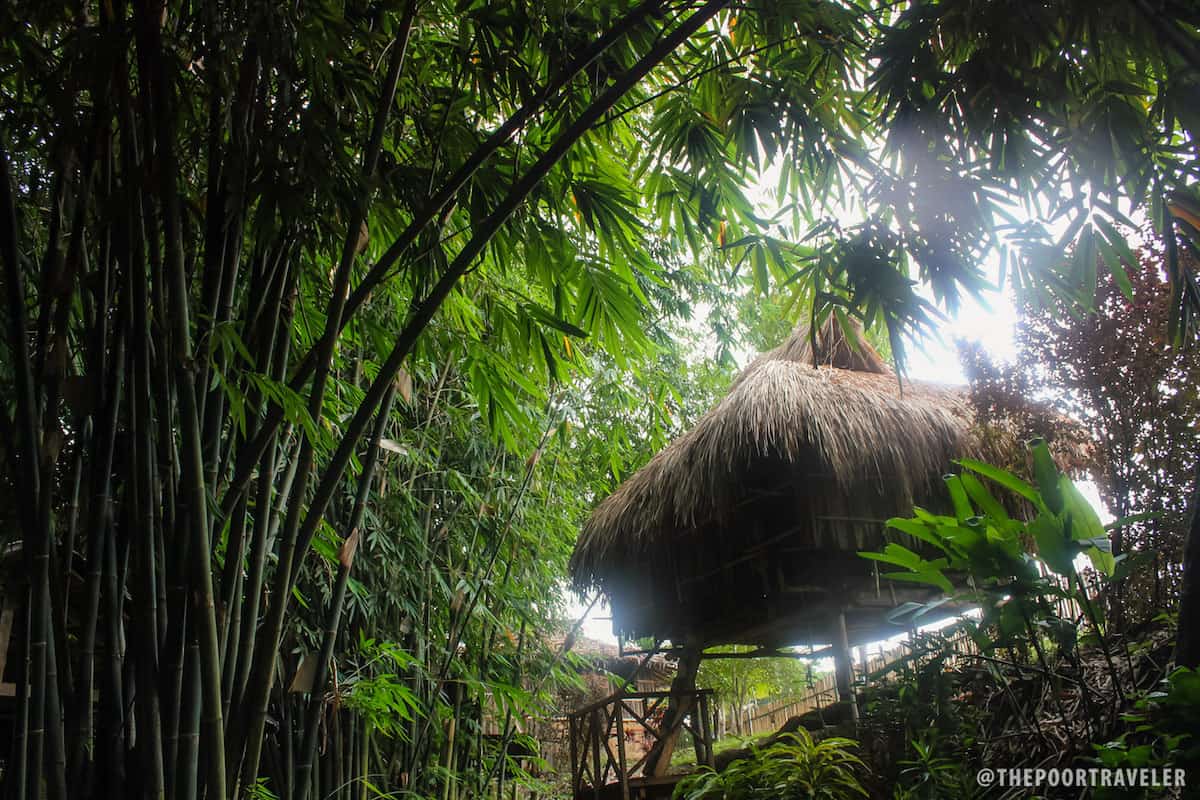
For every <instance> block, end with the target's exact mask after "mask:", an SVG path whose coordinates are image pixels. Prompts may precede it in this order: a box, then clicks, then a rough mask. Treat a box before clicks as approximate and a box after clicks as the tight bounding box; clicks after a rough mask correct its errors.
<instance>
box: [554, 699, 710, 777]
mask: <svg viewBox="0 0 1200 800" xmlns="http://www.w3.org/2000/svg"><path fill="white" fill-rule="evenodd" d="M671 697H672V693H671V692H617V693H616V694H613V695H610V696H609V697H606V698H604V699H602V700H597V701H596V702H594V703H591V704H589V705H586V706H583V707H582V708H579V709H576V710H575V711H573V712H571V713H570V714H569V715H568V716H567V740H568V743H569V747H570V754H571V792H572V795H573V796H574V797H575V798H587V797H592V798H595V799H596V800H600V798H602V797H614V798H615V797H620V798H623V800H627V799H628V798H629V797H630V787H631V786H637V785H640V784H645V783H647V782H649V781H652V780H654V779H655V778H656V777H659V776H654V775H649V774H647V773H646V769H647V766H648V764H649V761H650V758H651V756H652V755H653V754H654V753H656V752H657V753H659V754H660V755H665V756H666V757H668V758H669V751H670V747H669V746H668V742H669V741H671V740H672V737H678V735H679V734H680V733H681V732H683V731H687V732H688V733H690V734H691V736H692V746H693V747H694V748H695V750H696V762H697V763H698V764H708V765H709V766H711V765H712V763H713V735H712V716H711V711H710V705H711V704H710V700H711V697H712V690H710V689H697V690H694V691H690V692H680V693H677V694H675V701H676V703H677V704H678V705H679V707H681V708H686V709H688V713H686V714H685V715H684V716H683V717H682V719H681V721H680V724H679V725H678V726H676V728H675V729H674V730H666V729H665V728H664V727H663V725H664V720H665V718H666V712H667V708H668V703H669V701H670V700H671Z"/></svg>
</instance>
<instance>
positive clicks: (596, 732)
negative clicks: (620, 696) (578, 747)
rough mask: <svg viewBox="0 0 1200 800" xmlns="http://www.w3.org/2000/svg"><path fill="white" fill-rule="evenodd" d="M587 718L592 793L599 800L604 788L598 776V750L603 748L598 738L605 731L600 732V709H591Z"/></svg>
mask: <svg viewBox="0 0 1200 800" xmlns="http://www.w3.org/2000/svg"><path fill="white" fill-rule="evenodd" d="M588 717H589V719H590V720H591V725H592V743H591V747H592V793H593V796H594V797H595V798H596V800H600V791H601V790H602V789H603V788H604V786H603V784H604V780H603V778H602V777H601V775H600V748H601V747H602V746H603V740H602V739H601V738H600V737H601V736H603V735H604V734H605V733H607V731H601V730H600V709H598V708H597V709H593V711H592V713H591V714H589V715H588Z"/></svg>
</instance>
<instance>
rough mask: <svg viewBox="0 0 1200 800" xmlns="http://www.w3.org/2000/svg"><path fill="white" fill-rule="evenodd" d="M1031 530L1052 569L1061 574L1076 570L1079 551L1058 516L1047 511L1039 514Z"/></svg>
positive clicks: (1039, 550)
mask: <svg viewBox="0 0 1200 800" xmlns="http://www.w3.org/2000/svg"><path fill="white" fill-rule="evenodd" d="M1029 532H1030V533H1031V534H1032V535H1033V540H1034V542H1035V543H1036V544H1037V549H1038V555H1039V556H1040V557H1041V559H1042V561H1044V562H1046V565H1047V566H1048V567H1050V569H1052V570H1054V571H1055V572H1057V573H1058V574H1059V575H1070V574H1071V573H1072V572H1073V571H1074V568H1075V565H1074V559H1075V555H1076V554H1077V553H1078V552H1079V551H1078V548H1077V546H1076V545H1075V544H1074V543H1073V542H1071V541H1070V540H1068V539H1067V536H1066V532H1065V531H1064V530H1063V524H1062V522H1060V521H1059V520H1058V518H1057V517H1055V516H1053V515H1052V514H1048V513H1045V512H1043V513H1041V514H1038V515H1037V517H1036V518H1034V520H1033V522H1030V523H1029Z"/></svg>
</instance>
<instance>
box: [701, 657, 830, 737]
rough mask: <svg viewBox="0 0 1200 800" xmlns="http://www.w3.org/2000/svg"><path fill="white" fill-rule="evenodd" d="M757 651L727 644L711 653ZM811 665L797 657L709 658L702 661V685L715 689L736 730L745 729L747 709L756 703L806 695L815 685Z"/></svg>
mask: <svg viewBox="0 0 1200 800" xmlns="http://www.w3.org/2000/svg"><path fill="white" fill-rule="evenodd" d="M751 649H753V648H750V647H746V646H742V645H727V646H722V647H715V648H711V649H709V650H708V651H706V652H709V653H738V652H743V653H744V652H747V651H749V650H751ZM814 677H815V676H814V674H813V672H812V670H811V664H809V663H808V662H807V661H801V660H800V659H794V658H708V659H705V660H703V661H701V662H700V669H699V671H698V672H697V674H696V682H697V685H698V686H703V687H705V688H706V689H712V690H713V691H714V692H715V694H716V700H717V702H718V703H719V704H721V707H722V708H723V711H722V713H723V715H724V717H725V719H726V721H727V722H728V723H729V724H730V725H731V726H732V728H733V730H735V731H737V732H739V733H740V732H741V731H742V730H743V723H744V719H743V718H744V715H745V708H746V706H747V705H748V704H749V703H751V702H752V701H754V700H767V699H770V700H786V699H790V698H796V697H800V696H801V695H803V694H804V693H805V692H806V691H807V690H808V688H809V686H811V684H812V681H813V678H814Z"/></svg>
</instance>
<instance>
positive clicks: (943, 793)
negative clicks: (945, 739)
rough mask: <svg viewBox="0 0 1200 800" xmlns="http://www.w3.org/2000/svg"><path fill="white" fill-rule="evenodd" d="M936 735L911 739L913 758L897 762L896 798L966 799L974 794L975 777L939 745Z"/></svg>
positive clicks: (913, 799) (898, 799)
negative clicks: (969, 774)
mask: <svg viewBox="0 0 1200 800" xmlns="http://www.w3.org/2000/svg"><path fill="white" fill-rule="evenodd" d="M936 736H937V733H934V734H927V735H926V737H925V738H924V739H914V740H913V742H912V751H913V757H912V758H910V759H902V760H901V761H900V762H899V766H900V776H899V777H900V781H901V782H900V783H899V784H897V786H896V789H895V793H894V794H893V797H894V798H896V800H939V799H940V798H968V797H970V796H971V795H972V794H973V793H974V791H975V789H976V788H977V784H976V782H975V779H974V776H973V775H971V776H968V775H967V774H966V766H965V765H964V764H963V763H962V762H961V761H959V760H957V759H955V758H952V757H950V756H948V755H945V754H944V752H945V751H943V750H941V749H939V748H938V746H937V742H936V740H935V738H934V737H936Z"/></svg>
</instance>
